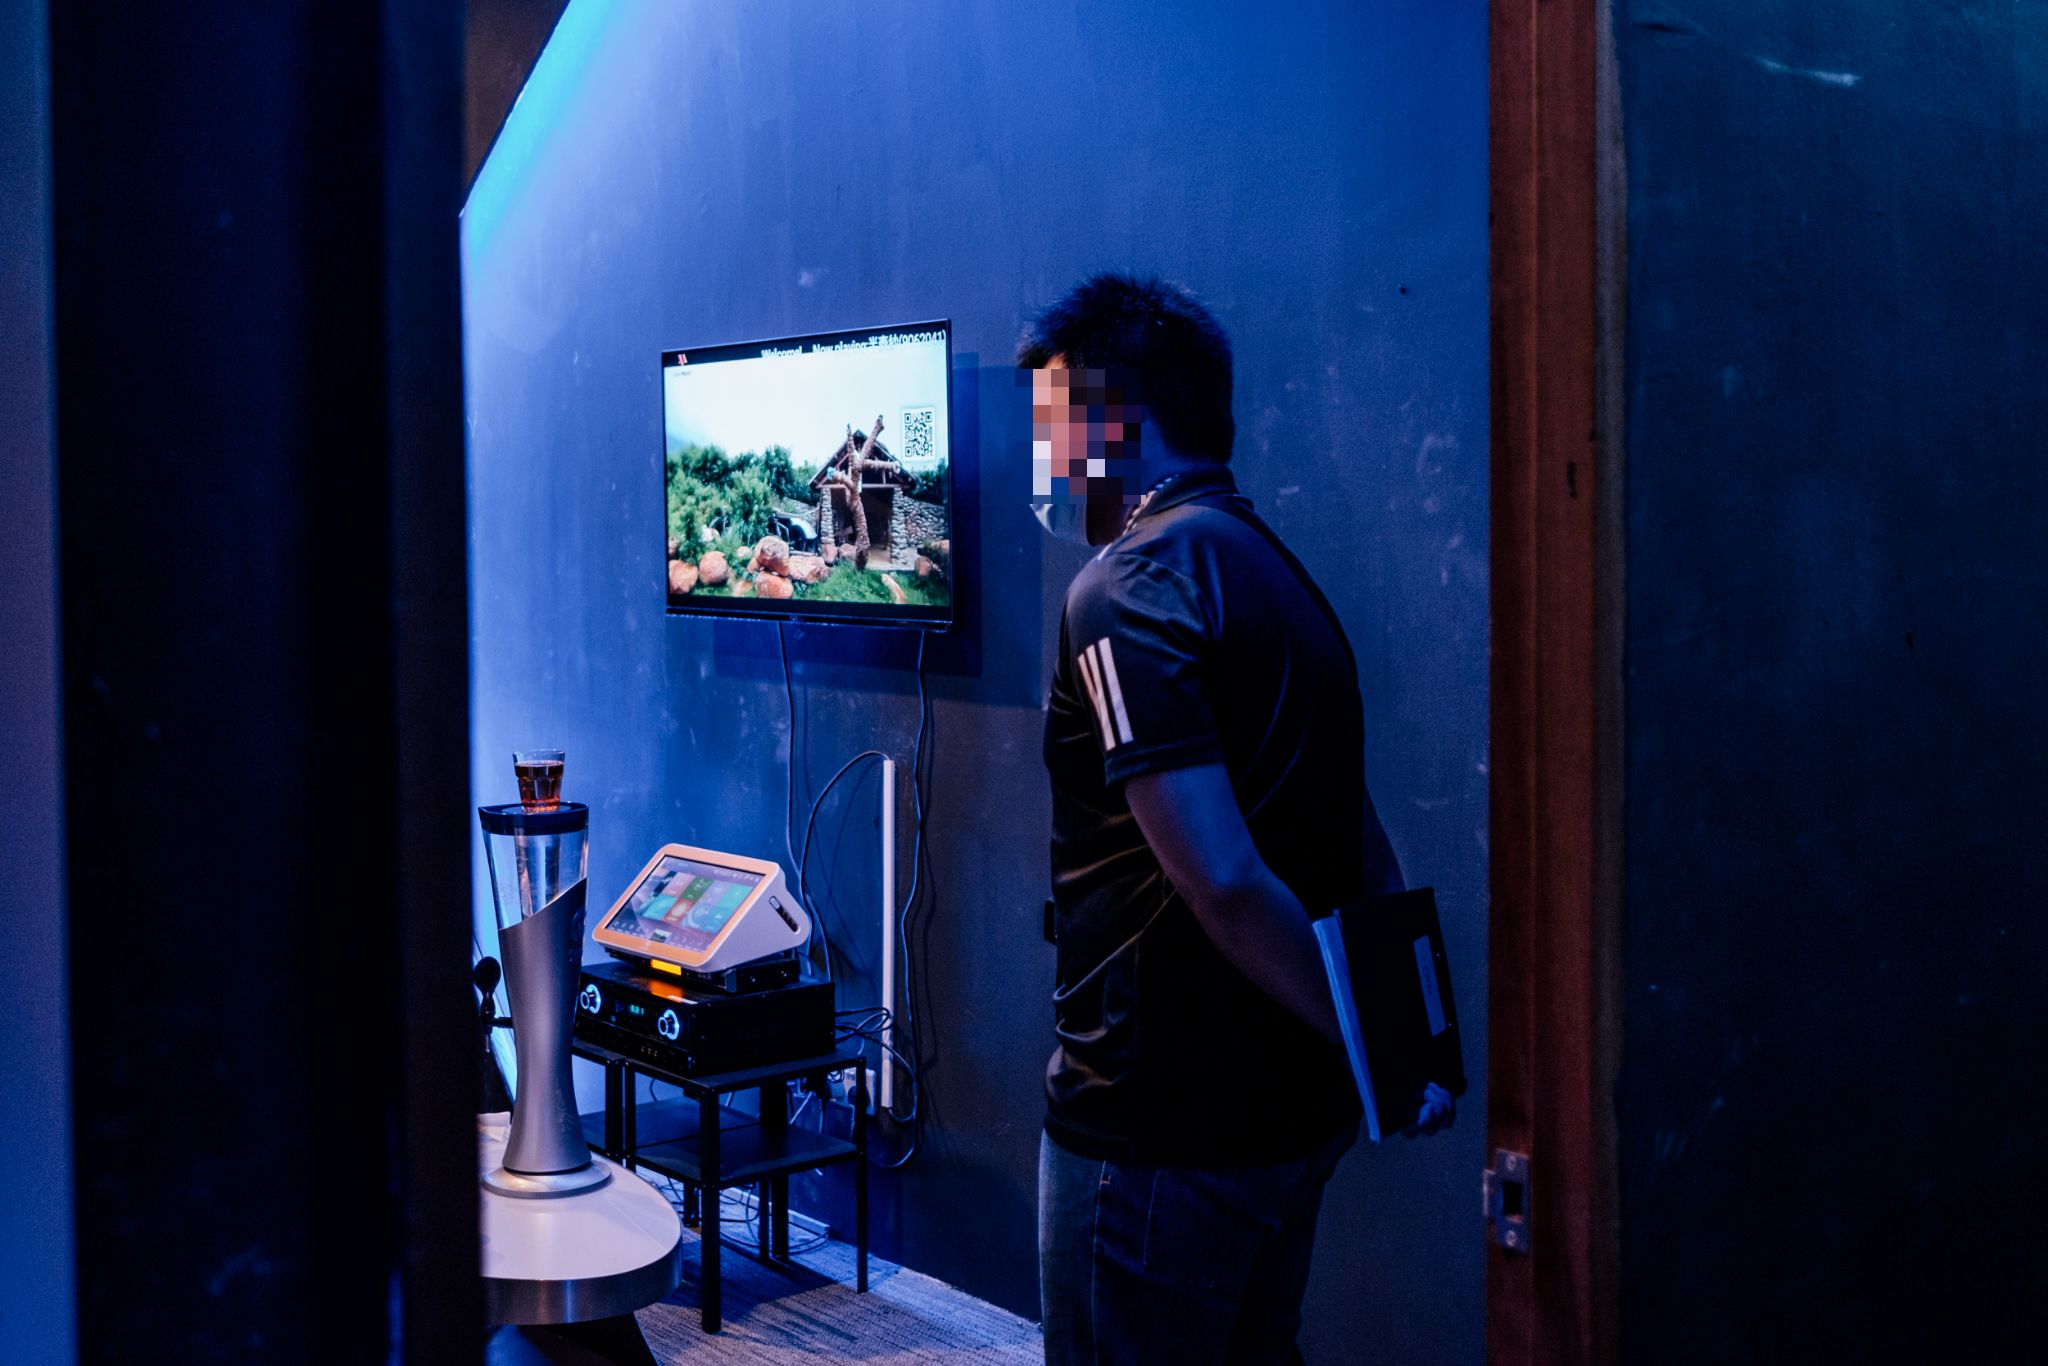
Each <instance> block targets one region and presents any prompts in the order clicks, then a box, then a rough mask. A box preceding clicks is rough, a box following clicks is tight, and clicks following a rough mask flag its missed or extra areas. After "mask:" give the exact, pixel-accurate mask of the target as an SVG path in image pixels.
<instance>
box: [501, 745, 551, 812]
mask: <svg viewBox="0 0 2048 1366" xmlns="http://www.w3.org/2000/svg"><path fill="white" fill-rule="evenodd" d="M512 776H513V777H515V778H517V779H518V780H519V804H520V805H521V806H522V807H524V808H525V809H526V810H528V811H532V812H542V811H553V810H556V809H557V808H559V807H560V806H561V805H562V751H561V750H559V749H516V750H513V751H512Z"/></svg>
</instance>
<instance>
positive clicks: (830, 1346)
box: [638, 1229, 1045, 1366]
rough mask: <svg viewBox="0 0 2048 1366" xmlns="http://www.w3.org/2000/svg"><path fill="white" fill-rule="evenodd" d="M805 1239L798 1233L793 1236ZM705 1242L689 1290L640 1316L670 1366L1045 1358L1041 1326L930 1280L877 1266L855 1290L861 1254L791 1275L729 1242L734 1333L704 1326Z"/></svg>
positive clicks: (690, 1242) (832, 1252) (691, 1260)
mask: <svg viewBox="0 0 2048 1366" xmlns="http://www.w3.org/2000/svg"><path fill="white" fill-rule="evenodd" d="M800 1238H801V1235H800V1234H797V1233H796V1232H795V1231H794V1230H792V1239H793V1240H794V1239H800ZM698 1251H699V1243H698V1238H697V1233H696V1231H695V1230H694V1229H692V1230H687V1231H685V1233H684V1234H683V1283H682V1284H681V1285H680V1286H678V1287H677V1288H676V1292H675V1294H673V1295H671V1296H670V1297H669V1298H668V1299H667V1300H665V1301H663V1302H662V1303H660V1304H656V1305H652V1306H650V1307H648V1308H646V1309H643V1310H641V1311H640V1313H639V1315H638V1318H639V1320H640V1331H641V1332H642V1333H643V1334H645V1335H646V1338H647V1345H648V1346H649V1347H650V1348H651V1349H652V1350H653V1352H654V1356H655V1359H656V1360H658V1361H661V1362H664V1363H667V1362H718V1361H732V1362H748V1363H781V1362H804V1363H809V1364H810V1366H815V1364H816V1363H817V1362H820V1361H848V1362H863V1363H870V1362H871V1363H889V1364H893V1363H911V1362H1006V1363H1026V1362H1028V1363H1031V1364H1032V1366H1037V1363H1040V1362H1042V1361H1043V1360H1044V1359H1045V1357H1044V1353H1043V1350H1042V1348H1041V1347H1040V1345H1039V1339H1038V1325H1037V1324H1035V1323H1032V1322H1030V1321H1029V1320H1027V1319H1020V1318H1018V1317H1017V1316H1016V1315H1015V1314H1012V1313H1009V1312H1008V1311H1006V1310H1002V1309H998V1308H996V1307H995V1306H994V1305H992V1304H986V1303H983V1302H982V1301H981V1300H977V1299H975V1298H974V1297H973V1296H971V1295H968V1294H965V1293H964V1292H962V1291H959V1290H955V1289H954V1288H953V1287H952V1286H949V1285H945V1284H942V1283H941V1282H939V1281H935V1280H933V1279H932V1278H931V1277H929V1276H924V1275H920V1274H919V1273H917V1272H915V1271H910V1270H907V1269H905V1268H903V1267H899V1266H894V1265H891V1264H890V1263H888V1262H885V1261H882V1260H880V1259H879V1258H875V1257H870V1258H869V1259H868V1293H867V1294H865V1295H856V1294H855V1293H854V1290H853V1263H854V1256H853V1249H852V1248H851V1247H849V1246H847V1245H846V1244H844V1243H837V1242H827V1243H821V1244H816V1245H814V1246H813V1248H812V1250H810V1251H808V1252H804V1253H801V1254H799V1255H797V1256H795V1257H794V1258H793V1260H794V1261H795V1262H796V1266H794V1267H791V1268H784V1267H776V1266H767V1265H764V1264H763V1263H762V1262H760V1261H759V1260H758V1259H757V1258H755V1257H753V1256H750V1255H749V1254H748V1253H746V1252H744V1251H742V1250H741V1246H740V1245H735V1244H734V1243H732V1242H727V1243H726V1244H725V1246H724V1249H723V1251H724V1256H723V1257H722V1258H721V1261H720V1270H721V1272H722V1275H721V1277H720V1280H721V1281H722V1283H723V1286H724V1291H725V1327H724V1329H723V1331H721V1332H719V1333H717V1334H716V1335H707V1334H705V1333H704V1332H703V1331H702V1330H701V1329H700V1328H698V1326H697V1272H698Z"/></svg>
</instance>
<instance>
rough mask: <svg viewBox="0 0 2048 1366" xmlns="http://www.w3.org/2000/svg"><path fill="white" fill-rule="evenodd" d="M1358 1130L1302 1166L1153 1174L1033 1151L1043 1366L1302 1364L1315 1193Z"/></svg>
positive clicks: (1045, 1142) (1042, 1143)
mask: <svg viewBox="0 0 2048 1366" xmlns="http://www.w3.org/2000/svg"><path fill="white" fill-rule="evenodd" d="M1357 1136H1358V1131H1357V1129H1356V1127H1355V1126H1354V1127H1351V1128H1347V1129H1346V1130H1345V1131H1344V1132H1343V1133H1342V1134H1340V1135H1338V1136H1337V1137H1336V1138H1335V1139H1332V1140H1331V1141H1330V1142H1328V1143H1326V1144H1324V1145H1323V1146H1322V1147H1321V1148H1319V1149H1318V1150H1317V1151H1315V1152H1313V1153H1311V1154H1310V1155H1309V1156H1307V1157H1305V1158H1303V1159H1301V1160H1300V1161H1298V1162H1285V1163H1281V1164H1279V1165H1278V1166H1271V1167H1242V1168H1221V1169H1209V1168H1202V1167H1152V1166H1145V1165H1143V1164H1140V1163H1135V1162H1118V1161H1102V1160H1100V1159H1097V1158H1088V1157H1077V1156H1075V1155H1074V1154H1073V1153H1070V1152H1068V1151H1067V1150H1066V1149H1065V1148H1062V1147H1060V1145H1059V1144H1057V1143H1055V1142H1054V1141H1053V1140H1052V1139H1051V1138H1049V1137H1046V1136H1044V1135H1041V1136H1040V1138H1039V1141H1038V1286H1039V1303H1040V1306H1041V1308H1042V1309H1043V1311H1044V1315H1043V1318H1044V1330H1045V1359H1046V1362H1047V1364H1048V1366H1113V1364H1116V1363H1132V1364H1133V1366H1142V1364H1143V1363H1150V1362H1164V1363H1170V1366H1200V1364H1201V1363H1204V1362H1218V1363H1224V1362H1227V1363H1233V1364H1234V1363H1239V1362H1245V1363H1260V1366H1264V1363H1267V1362H1299V1361H1300V1360H1301V1352H1300V1350H1299V1349H1298V1348H1297V1347H1296V1346H1295V1345H1294V1337H1295V1333H1296V1332H1297V1331H1298V1330H1299V1329H1300V1327H1301V1294H1302V1290H1303V1288H1304V1287H1306V1285H1307V1284H1308V1265H1309V1254H1310V1253H1311V1252H1312V1251H1313V1250H1314V1248H1315V1240H1316V1214H1317V1212H1318V1211H1319V1210H1320V1209H1321V1208H1322V1203H1323V1185H1324V1183H1325V1182H1327V1181H1328V1180H1329V1179H1330V1173H1331V1172H1332V1171H1334V1170H1336V1166H1337V1161H1338V1159H1339V1158H1341V1157H1343V1155H1344V1154H1345V1152H1346V1151H1347V1150H1348V1149H1349V1148H1350V1147H1351V1145H1352V1143H1353V1142H1354V1141H1355V1140H1356V1139H1357Z"/></svg>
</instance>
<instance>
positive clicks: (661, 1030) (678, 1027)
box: [654, 1010, 683, 1043]
mask: <svg viewBox="0 0 2048 1366" xmlns="http://www.w3.org/2000/svg"><path fill="white" fill-rule="evenodd" d="M654 1032H655V1033H657V1034H659V1035H661V1037H662V1038H664V1039H667V1040H668V1041H669V1042H670V1043H674V1042H675V1041H676V1036H678V1035H679V1034H681V1033H682V1032H683V1022H682V1021H681V1020H680V1019H678V1018H676V1013H675V1012H674V1011H673V1010H664V1011H662V1012H661V1018H660V1019H658V1020H656V1021H655V1022H654Z"/></svg>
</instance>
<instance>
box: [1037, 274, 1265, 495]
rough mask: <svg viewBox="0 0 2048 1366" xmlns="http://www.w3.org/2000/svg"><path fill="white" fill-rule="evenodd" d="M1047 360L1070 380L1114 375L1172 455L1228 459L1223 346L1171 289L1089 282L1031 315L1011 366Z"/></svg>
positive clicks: (1101, 278) (1196, 307) (1119, 280)
mask: <svg viewBox="0 0 2048 1366" xmlns="http://www.w3.org/2000/svg"><path fill="white" fill-rule="evenodd" d="M1054 356H1059V357H1061V358H1062V359H1064V360H1065V362H1066V364H1067V365H1068V366H1069V367H1070V368H1073V369H1077V370H1079V369H1087V370H1114V371H1119V372H1121V374H1122V375H1123V377H1124V379H1125V381H1126V382H1127V383H1129V384H1130V385H1131V387H1132V388H1133V389H1134V390H1135V391H1136V392H1137V394H1138V396H1139V398H1140V399H1141V401H1142V402H1143V403H1144V405H1145V408H1146V411H1147V412H1149V413H1150V414H1151V416H1152V420H1153V422H1154V423H1156V424H1157V425H1158V427H1159V434H1160V435H1161V436H1162V437H1164V438H1165V439H1166V444H1167V445H1169V446H1171V447H1173V448H1174V449H1175V450H1176V451H1179V452H1181V453H1182V454H1184V455H1194V456H1202V457H1205V458H1207V459H1210V460H1215V461H1218V462H1219V463H1220V462H1223V461H1227V460H1229V459H1230V448H1231V445H1232V443H1233V442H1234V441H1235V440H1236V438H1237V423H1236V421H1235V420H1234V419H1233V418H1232V417H1231V415H1230V338H1229V337H1227V336H1225V335H1224V334H1223V328H1222V326H1221V325H1220V324H1218V323H1217V321H1216V316H1215V315H1214V314H1213V313H1211V312H1210V311H1209V310H1208V309H1206V308H1204V307H1203V306H1202V305H1201V303H1200V302H1199V301H1198V300H1197V299H1196V298H1195V296H1194V295H1193V294H1191V293H1189V292H1188V291H1187V290H1186V289H1183V288H1182V287H1181V286H1179V285H1174V284H1168V283H1167V282H1166V281H1164V280H1160V279H1156V278H1155V279H1147V280H1140V279H1137V278H1135V277H1133V276H1130V275H1115V274H1103V275H1092V276H1090V277H1089V278H1088V279H1086V280H1083V281H1082V282H1081V283H1080V284H1078V285H1075V286H1074V287H1073V288H1072V289H1071V290H1068V291H1067V294H1066V297H1064V298H1062V299H1061V300H1060V301H1059V302H1058V303H1056V304H1054V305H1052V307H1050V308H1048V309H1046V310H1045V311H1044V312H1043V313H1041V314H1039V315H1038V318H1037V320H1036V321H1035V322H1033V324H1032V326H1031V330H1030V332H1029V333H1028V334H1026V336H1025V338H1024V341H1023V344H1022V345H1020V346H1019V347H1018V348H1017V363H1018V364H1019V365H1022V366H1027V367H1029V368H1032V369H1037V368H1038V367H1040V366H1043V365H1045V364H1046V363H1047V362H1049V361H1050V360H1051V359H1052V358H1053V357H1054Z"/></svg>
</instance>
